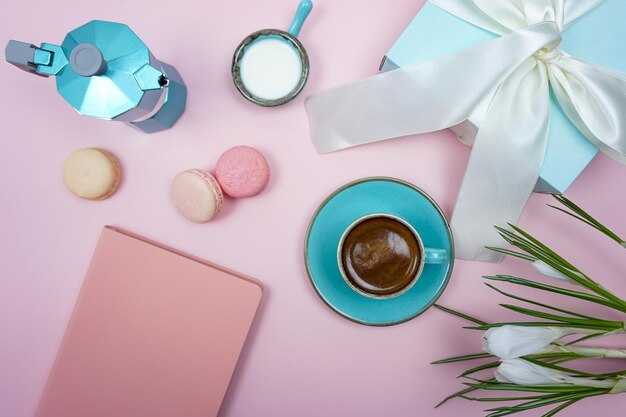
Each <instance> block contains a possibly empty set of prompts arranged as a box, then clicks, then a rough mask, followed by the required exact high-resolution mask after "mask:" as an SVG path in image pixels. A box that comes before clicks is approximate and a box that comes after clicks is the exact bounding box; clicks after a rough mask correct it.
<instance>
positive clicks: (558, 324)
mask: <svg viewBox="0 0 626 417" xmlns="http://www.w3.org/2000/svg"><path fill="white" fill-rule="evenodd" d="M506 325H511V326H525V327H546V326H549V327H572V328H578V329H590V330H606V327H605V326H595V325H592V324H577V325H575V326H574V325H572V324H571V323H565V322H559V321H512V322H504V323H489V324H484V325H482V326H465V327H463V328H464V329H469V330H488V329H491V328H492V327H502V326H506Z"/></svg>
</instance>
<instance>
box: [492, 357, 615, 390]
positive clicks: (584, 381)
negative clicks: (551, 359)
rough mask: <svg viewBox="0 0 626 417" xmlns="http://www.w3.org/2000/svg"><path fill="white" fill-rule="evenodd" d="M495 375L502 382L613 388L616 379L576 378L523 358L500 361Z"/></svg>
mask: <svg viewBox="0 0 626 417" xmlns="http://www.w3.org/2000/svg"><path fill="white" fill-rule="evenodd" d="M495 377H496V379H497V380H498V381H499V382H502V383H513V384H517V385H562V384H572V385H580V386H585V387H595V388H613V387H614V386H615V385H616V383H617V381H616V380H603V381H597V380H595V379H591V378H577V377H573V376H569V375H567V374H565V373H563V372H560V371H557V370H554V369H550V368H546V367H543V366H540V365H536V364H534V363H531V362H528V361H525V360H523V359H510V360H505V361H502V363H501V364H500V366H499V367H498V369H497V370H496V371H495Z"/></svg>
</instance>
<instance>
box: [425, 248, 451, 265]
mask: <svg viewBox="0 0 626 417" xmlns="http://www.w3.org/2000/svg"><path fill="white" fill-rule="evenodd" d="M424 252H425V256H424V263H427V264H435V265H436V264H445V263H446V262H448V251H447V250H445V249H431V248H425V249H424Z"/></svg>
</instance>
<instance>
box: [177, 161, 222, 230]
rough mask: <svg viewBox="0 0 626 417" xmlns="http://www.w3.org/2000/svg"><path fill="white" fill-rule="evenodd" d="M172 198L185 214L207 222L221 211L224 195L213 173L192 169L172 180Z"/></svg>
mask: <svg viewBox="0 0 626 417" xmlns="http://www.w3.org/2000/svg"><path fill="white" fill-rule="evenodd" d="M172 199H173V200H174V205H175V206H176V208H177V209H178V210H179V211H180V212H181V213H182V214H183V216H185V217H187V218H188V219H189V220H191V221H193V222H196V223H206V222H208V221H209V220H211V219H212V218H213V217H215V215H216V214H218V213H219V211H220V208H221V207H222V201H223V195H222V190H221V188H220V186H219V184H218V183H217V181H216V180H215V178H213V176H212V175H211V174H209V173H208V172H206V171H203V170H200V169H190V170H188V171H183V172H181V173H180V174H178V175H177V176H176V177H175V178H174V180H173V181H172Z"/></svg>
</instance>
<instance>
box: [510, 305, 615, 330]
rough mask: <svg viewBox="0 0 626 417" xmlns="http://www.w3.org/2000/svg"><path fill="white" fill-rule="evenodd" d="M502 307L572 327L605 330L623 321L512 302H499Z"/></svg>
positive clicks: (613, 327) (612, 328) (613, 328)
mask: <svg viewBox="0 0 626 417" xmlns="http://www.w3.org/2000/svg"><path fill="white" fill-rule="evenodd" d="M500 306H502V307H503V308H506V309H508V310H511V311H515V312H516V313H520V314H524V315H527V316H531V317H538V318H542V319H546V320H555V321H560V322H564V323H569V324H571V325H572V327H588V326H594V327H597V328H599V327H604V328H606V329H607V330H616V329H621V328H623V327H624V323H623V322H620V321H610V320H602V319H592V320H588V319H576V318H571V317H565V316H559V315H556V314H549V313H544V312H542V311H537V310H532V309H529V308H524V307H519V306H515V305H512V304H500Z"/></svg>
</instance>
